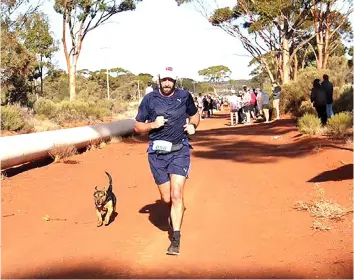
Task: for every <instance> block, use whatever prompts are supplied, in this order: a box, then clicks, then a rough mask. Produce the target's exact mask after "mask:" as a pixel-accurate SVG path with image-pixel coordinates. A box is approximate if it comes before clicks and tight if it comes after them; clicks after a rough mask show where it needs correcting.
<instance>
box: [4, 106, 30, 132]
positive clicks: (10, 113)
mask: <svg viewBox="0 0 354 280" xmlns="http://www.w3.org/2000/svg"><path fill="white" fill-rule="evenodd" d="M25 125H26V122H25V120H24V117H23V116H22V113H21V110H20V108H18V107H15V106H1V129H4V130H10V131H18V130H20V129H22V128H23V127H25Z"/></svg>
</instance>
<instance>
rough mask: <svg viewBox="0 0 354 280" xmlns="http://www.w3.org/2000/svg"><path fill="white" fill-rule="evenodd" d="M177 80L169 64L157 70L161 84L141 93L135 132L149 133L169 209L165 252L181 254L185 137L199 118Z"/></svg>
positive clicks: (187, 148) (187, 156) (154, 164)
mask: <svg viewBox="0 0 354 280" xmlns="http://www.w3.org/2000/svg"><path fill="white" fill-rule="evenodd" d="M176 79H177V77H176V75H175V74H174V71H173V68H172V67H166V68H165V69H164V70H163V71H161V72H160V73H159V85H160V87H159V89H155V90H154V91H153V92H151V93H150V94H148V95H145V96H144V99H143V100H142V102H141V104H140V106H139V110H138V114H137V116H136V122H135V131H136V132H137V133H149V139H150V141H149V148H148V160H149V164H150V170H151V173H152V175H153V177H154V180H155V183H156V185H157V187H158V189H159V191H160V195H161V200H162V201H163V202H164V203H165V204H166V206H167V208H168V210H169V211H170V219H169V221H170V222H172V225H171V226H172V228H173V234H172V240H171V244H170V246H169V247H168V249H167V252H166V253H167V254H169V255H179V253H180V240H181V233H180V230H181V225H182V218H183V213H184V209H185V208H184V197H183V189H184V185H185V181H186V178H187V177H188V174H189V170H190V161H191V159H190V149H191V146H190V145H189V143H188V139H187V136H188V135H191V134H194V133H195V130H196V128H197V126H198V124H199V121H200V116H199V113H198V109H197V108H196V106H195V103H194V101H193V97H192V96H191V94H190V93H189V92H188V91H186V90H180V89H176V88H175V87H176Z"/></svg>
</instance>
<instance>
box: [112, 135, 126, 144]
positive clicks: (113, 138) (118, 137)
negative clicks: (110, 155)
mask: <svg viewBox="0 0 354 280" xmlns="http://www.w3.org/2000/svg"><path fill="white" fill-rule="evenodd" d="M122 140H123V138H122V137H121V136H113V137H111V138H110V139H109V144H117V143H120V142H121V141H122Z"/></svg>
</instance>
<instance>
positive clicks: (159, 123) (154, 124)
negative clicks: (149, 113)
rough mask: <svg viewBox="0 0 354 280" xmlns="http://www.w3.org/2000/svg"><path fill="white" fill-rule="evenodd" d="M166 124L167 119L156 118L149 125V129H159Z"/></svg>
mask: <svg viewBox="0 0 354 280" xmlns="http://www.w3.org/2000/svg"><path fill="white" fill-rule="evenodd" d="M166 122H167V119H165V118H164V117H163V116H158V117H156V119H155V121H154V122H152V123H151V128H152V129H157V128H160V127H161V126H164V125H165V123H166Z"/></svg>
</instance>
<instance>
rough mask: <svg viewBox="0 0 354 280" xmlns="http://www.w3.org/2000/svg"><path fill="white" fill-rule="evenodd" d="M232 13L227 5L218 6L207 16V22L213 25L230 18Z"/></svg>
mask: <svg viewBox="0 0 354 280" xmlns="http://www.w3.org/2000/svg"><path fill="white" fill-rule="evenodd" d="M232 17H233V13H232V11H231V10H230V8H229V7H226V8H220V9H217V10H215V11H214V14H213V15H212V16H211V17H210V18H209V22H211V23H212V24H213V25H219V24H221V23H223V22H225V21H228V20H231V19H232Z"/></svg>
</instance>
